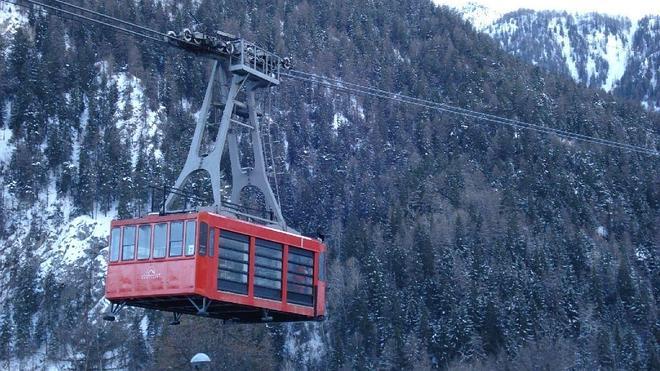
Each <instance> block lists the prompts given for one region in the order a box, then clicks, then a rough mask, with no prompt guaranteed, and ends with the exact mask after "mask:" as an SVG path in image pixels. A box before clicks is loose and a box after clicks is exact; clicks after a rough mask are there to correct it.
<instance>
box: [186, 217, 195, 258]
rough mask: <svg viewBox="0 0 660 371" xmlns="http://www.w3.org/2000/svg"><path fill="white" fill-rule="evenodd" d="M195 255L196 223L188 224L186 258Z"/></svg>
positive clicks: (191, 221)
mask: <svg viewBox="0 0 660 371" xmlns="http://www.w3.org/2000/svg"><path fill="white" fill-rule="evenodd" d="M191 255H195V221H194V220H189V221H187V222H186V256H191Z"/></svg>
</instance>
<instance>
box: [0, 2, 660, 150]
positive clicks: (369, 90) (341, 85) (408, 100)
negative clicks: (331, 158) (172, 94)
mask: <svg viewBox="0 0 660 371" xmlns="http://www.w3.org/2000/svg"><path fill="white" fill-rule="evenodd" d="M0 1H3V2H6V3H9V4H13V5H16V6H20V7H24V8H30V7H29V6H27V5H26V4H21V2H26V3H29V4H33V5H36V6H40V7H42V8H44V9H47V10H51V11H53V12H54V13H53V15H56V16H59V17H62V18H65V19H69V18H68V17H64V16H63V15H69V16H71V17H74V18H77V19H78V20H84V21H89V22H93V23H96V24H98V25H101V26H104V27H108V28H111V29H113V30H115V31H119V32H123V33H126V34H129V35H132V36H136V37H139V38H143V39H146V40H151V41H154V42H158V43H161V44H166V45H170V46H171V44H170V43H168V42H167V40H168V39H173V40H176V41H178V42H180V43H183V44H190V45H193V44H192V43H188V42H186V41H184V40H181V39H179V38H177V37H174V36H171V35H167V34H165V33H162V32H159V31H156V30H153V29H150V28H147V27H144V26H140V25H138V24H135V23H132V22H129V21H125V20H122V19H119V18H115V17H112V16H109V15H105V14H103V13H99V12H96V11H93V10H90V9H86V8H83V7H80V6H77V5H73V4H69V3H67V2H64V1H61V0H51V1H52V2H54V3H57V4H60V5H62V6H66V7H70V8H72V9H75V10H78V11H81V12H84V13H87V14H90V15H94V16H97V17H101V18H102V19H104V20H107V21H112V22H118V23H120V24H122V25H126V26H129V27H134V28H137V29H139V30H142V31H143V32H138V31H135V30H131V29H128V28H124V27H120V26H118V25H116V24H111V23H108V22H105V21H103V20H99V19H95V18H91V17H88V16H85V15H82V14H78V13H76V12H73V11H69V10H66V9H62V8H61V7H57V6H53V5H48V4H45V3H43V2H40V1H36V0H14V1H9V0H0ZM144 32H147V33H151V34H152V35H149V34H147V33H144ZM154 35H158V36H162V38H159V37H155V36H154ZM281 76H284V77H288V78H292V79H296V80H300V81H304V82H309V83H316V84H320V85H324V86H326V87H329V88H332V89H335V90H339V91H343V92H347V93H355V94H361V95H369V96H373V97H377V98H383V99H389V100H392V101H396V102H400V103H405V104H412V105H416V106H420V107H424V108H429V109H432V110H436V111H441V112H446V113H451V114H455V115H461V116H464V117H469V118H474V119H477V120H483V121H487V122H491V123H495V124H500V125H508V126H511V127H514V128H519V129H526V130H532V131H536V132H539V133H542V134H554V135H557V136H559V137H563V138H567V139H574V140H580V141H584V142H589V143H593V144H599V145H604V146H609V147H612V148H617V149H621V150H625V151H631V152H637V153H641V154H645V155H651V156H658V155H659V154H660V153H659V152H658V151H656V150H654V149H652V148H648V147H642V146H637V145H632V144H628V143H623V142H617V141H612V140H608V139H603V138H598V137H593V136H589V135H584V134H580V133H574V132H569V131H566V130H562V129H556V128H551V127H547V126H543V125H538V124H533V123H528V122H523V121H520V120H514V119H509V118H505V117H500V116H496V115H492V114H488V113H484V112H479V111H474V110H470V109H467V108H461V107H457V106H452V105H449V104H445V103H440V102H434V101H430V100H425V99H420V98H416V97H412V96H407V95H403V94H399V93H394V92H390V91H386V90H382V89H378V88H374V87H371V86H366V85H360V84H356V83H351V82H346V81H342V80H338V79H331V78H328V77H325V76H320V75H317V74H313V73H307V72H303V71H296V70H290V71H289V72H288V73H287V72H281Z"/></svg>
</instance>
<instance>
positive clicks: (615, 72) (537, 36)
mask: <svg viewBox="0 0 660 371" xmlns="http://www.w3.org/2000/svg"><path fill="white" fill-rule="evenodd" d="M460 11H461V12H462V14H463V15H464V17H465V18H466V19H467V20H469V21H470V22H471V23H473V24H474V26H475V27H476V28H477V29H478V30H480V31H483V32H485V33H487V34H488V35H490V36H492V37H493V39H495V40H496V41H497V42H498V43H499V44H500V46H501V47H502V48H503V49H504V50H506V51H508V52H509V53H511V54H513V55H516V56H518V57H520V58H522V59H523V60H525V61H528V62H530V63H532V64H535V65H538V66H541V67H543V68H545V69H547V70H549V71H552V72H556V73H560V74H563V75H564V76H569V77H571V78H572V79H574V80H575V81H577V82H580V83H583V84H585V85H587V86H589V87H592V88H602V89H604V90H606V91H610V92H613V93H615V94H617V95H619V96H621V97H624V98H629V99H633V100H637V101H640V102H642V105H644V106H645V107H647V108H649V109H652V110H659V109H660V86H659V84H658V81H659V79H660V77H659V74H660V72H659V71H660V49H658V45H660V44H659V41H660V17H657V16H656V17H653V16H649V17H645V18H642V19H635V20H631V19H628V18H625V17H617V16H608V15H602V14H596V13H592V14H569V13H565V12H555V11H533V10H518V11H515V12H511V13H507V14H499V13H497V12H495V11H492V10H489V9H488V8H485V7H483V6H478V5H475V4H470V5H468V6H465V7H464V8H462V9H461V10H460Z"/></svg>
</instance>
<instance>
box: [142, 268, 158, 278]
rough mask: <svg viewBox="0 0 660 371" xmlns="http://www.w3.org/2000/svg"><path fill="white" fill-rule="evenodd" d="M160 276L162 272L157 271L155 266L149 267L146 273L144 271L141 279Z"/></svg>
mask: <svg viewBox="0 0 660 371" xmlns="http://www.w3.org/2000/svg"><path fill="white" fill-rule="evenodd" d="M159 278H160V273H156V270H155V269H153V268H149V269H147V270H146V271H145V272H144V273H142V277H141V279H143V280H157V279H159Z"/></svg>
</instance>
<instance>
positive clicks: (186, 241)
mask: <svg viewBox="0 0 660 371" xmlns="http://www.w3.org/2000/svg"><path fill="white" fill-rule="evenodd" d="M195 226H196V223H195V221H194V220H189V221H185V222H183V221H181V222H171V223H159V224H155V225H151V224H143V225H139V226H125V227H123V228H119V227H117V228H113V229H112V232H111V236H110V239H111V241H110V261H111V262H116V261H119V259H120V257H121V260H122V261H129V260H134V259H135V258H136V256H137V259H138V260H146V259H149V258H156V259H158V258H164V257H165V256H170V257H178V256H183V255H185V256H193V255H195ZM184 231H185V233H184ZM122 232H123V233H122ZM152 240H153V244H152ZM152 247H153V248H152Z"/></svg>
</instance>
